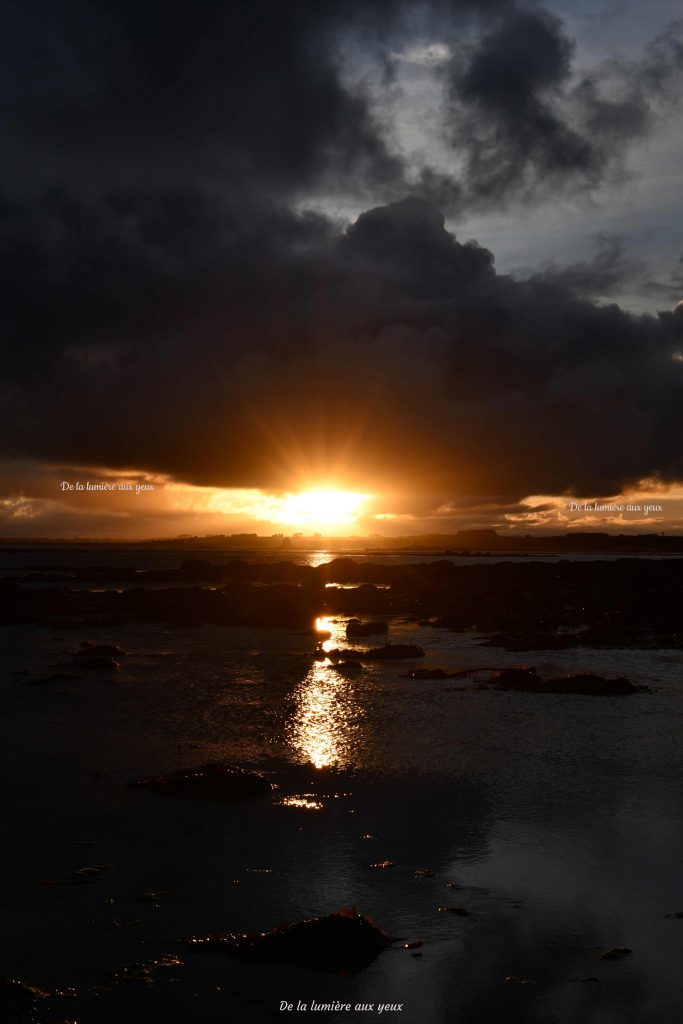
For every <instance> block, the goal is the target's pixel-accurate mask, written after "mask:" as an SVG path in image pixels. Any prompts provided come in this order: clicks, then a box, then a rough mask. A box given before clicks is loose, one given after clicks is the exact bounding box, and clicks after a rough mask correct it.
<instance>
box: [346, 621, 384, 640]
mask: <svg viewBox="0 0 683 1024" xmlns="http://www.w3.org/2000/svg"><path fill="white" fill-rule="evenodd" d="M388 632H389V623H388V622H361V620H360V619H349V621H348V623H347V626H346V635H347V637H348V638H349V639H351V637H354V636H378V635H379V634H380V633H388Z"/></svg>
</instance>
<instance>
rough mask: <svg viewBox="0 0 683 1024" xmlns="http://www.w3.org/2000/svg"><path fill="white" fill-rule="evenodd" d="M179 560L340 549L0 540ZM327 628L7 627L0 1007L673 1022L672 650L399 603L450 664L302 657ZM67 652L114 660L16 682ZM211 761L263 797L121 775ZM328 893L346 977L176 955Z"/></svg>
mask: <svg viewBox="0 0 683 1024" xmlns="http://www.w3.org/2000/svg"><path fill="white" fill-rule="evenodd" d="M197 557H201V558H206V559H208V560H210V561H212V562H214V563H217V564H221V563H222V562H227V561H229V560H231V559H234V558H240V559H244V560H247V561H253V560H257V559H259V560H260V559H263V558H264V557H268V558H271V559H274V560H285V559H286V560H290V561H300V562H303V563H305V564H309V565H318V564H321V563H322V562H324V561H330V560H331V559H332V558H334V557H339V553H338V552H335V553H334V554H332V553H330V552H325V551H324V550H320V551H312V552H302V553H299V552H291V551H287V552H276V553H269V554H268V555H265V554H264V553H262V552H259V553H254V552H239V553H236V552H226V551H222V552H218V551H202V552H201V553H198V552H196V551H191V552H189V551H188V552H178V551H159V550H153V549H139V548H136V549H131V551H116V552H113V551H108V550H106V549H99V550H93V549H87V550H64V549H59V550H53V551H49V552H48V551H45V550H40V551H11V552H9V551H3V552H0V576H1V577H5V578H13V579H16V578H18V577H19V576H20V575H21V574H22V573H24V572H28V571H35V570H36V569H37V568H39V567H46V566H53V567H54V566H58V565H61V566H85V565H89V564H90V565H92V564H99V565H103V564H108V565H135V567H136V568H140V569H143V568H144V569H147V568H170V567H172V566H175V565H178V564H179V563H180V562H181V561H182V560H183V559H185V558H197ZM349 557H353V558H355V559H356V560H357V561H374V562H381V561H383V560H384V561H387V562H391V563H392V564H399V563H401V562H409V561H427V560H429V559H430V558H443V557H444V556H443V555H433V556H427V555H416V554H414V553H410V554H401V555H377V554H372V555H359V554H357V553H349ZM552 557H553V556H540V557H538V556H534V557H533V560H534V561H538V560H542V561H548V560H550V559H552ZM567 557H568V556H566V555H561V556H557V559H558V560H562V559H567ZM577 558H582V556H573V557H572V558H571V560H576V559H577ZM454 560H455V561H457V563H458V564H473V563H475V562H481V561H482V558H481V557H475V556H472V557H467V556H464V557H460V556H458V557H457V559H454ZM487 560H490V561H505V560H507V559H506V557H505V556H504V555H502V556H490V558H488V559H487ZM582 560H585V561H593V560H595V558H594V556H584V557H583V558H582ZM517 561H519V557H515V562H517ZM35 585H41V586H44V585H47V584H35ZM157 585H158V584H157ZM98 586H99V584H98ZM119 587H120V585H119ZM346 621H347V620H346V619H345V618H343V617H336V618H331V617H322V618H321V620H319V621H318V623H317V626H318V629H319V634H318V635H317V636H316V635H309V634H306V633H302V632H300V631H293V630H286V629H278V628H275V629H247V628H236V627H217V626H206V625H205V626H203V627H201V628H197V629H177V628H171V627H168V626H164V625H160V624H154V623H149V624H148V623H134V624H130V625H128V626H126V627H125V629H120V628H113V627H82V628H79V629H77V630H76V631H73V630H71V631H63V632H60V631H59V630H56V629H55V628H54V627H48V626H37V625H32V624H26V625H20V626H15V627H12V628H10V627H7V626H3V627H2V633H1V634H0V635H2V638H3V643H2V653H1V655H0V668H1V670H2V671H1V675H0V679H1V685H2V718H1V726H0V727H1V728H2V742H1V743H0V757H1V758H2V778H3V787H4V790H5V796H4V799H3V806H4V822H5V841H4V843H3V844H2V847H1V849H0V884H1V887H2V901H3V906H4V907H5V913H4V918H3V923H4V927H3V932H4V936H3V951H2V961H1V963H2V967H1V970H0V973H1V974H2V975H3V976H4V977H5V978H6V979H7V978H9V979H15V980H18V981H21V982H22V983H23V984H24V985H26V986H31V987H32V988H33V989H35V990H36V991H37V992H39V993H41V994H40V995H35V994H34V995H33V996H30V994H28V993H26V992H24V991H23V990H22V994H21V996H16V995H15V996H13V998H10V999H9V1000H8V999H4V1000H1V999H0V1021H2V1022H3V1024H4V1022H7V1024H10V1022H11V1024H23V1022H24V1021H26V1022H27V1024H28V1022H29V1021H30V1022H31V1024H57V1022H59V1024H64V1022H67V1021H69V1022H70V1021H74V1022H78V1024H110V1022H113V1021H117V1022H120V1021H121V1020H122V1019H123V1020H126V1021H128V1022H130V1024H135V1022H137V1021H140V1022H141V1024H142V1022H143V1021H144V1022H146V1024H147V1022H154V1021H156V1020H160V1021H164V1022H170V1024H172V1022H176V1021H177V1022H178V1024H180V1022H182V1024H195V1022H197V1024H208V1022H211V1024H214V1022H219V1021H220V1022H222V1024H227V1022H237V1024H242V1022H244V1024H251V1022H254V1024H260V1022H270V1021H281V1020H283V1019H288V1018H289V1019H292V1018H296V1019H297V1020H299V1021H300V1020H302V1019H304V1018H306V1019H308V1018H310V1016H311V1015H313V1016H315V1018H316V1019H318V1020H326V1021H331V1022H332V1021H333V1022H341V1021H344V1022H347V1021H358V1020H375V1019H377V1017H382V1019H386V1018H387V1017H388V1018H389V1019H391V1020H392V1021H400V1022H401V1024H475V1022H476V1024H489V1022H490V1024H510V1022H512V1024H516V1022H520V1024H522V1022H523V1024H625V1022H633V1024H675V1022H677V1021H679V1020H681V1019H682V1018H683V1010H682V1007H683V999H682V996H683V989H682V983H681V973H680V963H681V956H682V954H683V890H682V885H681V882H682V874H683V872H682V868H683V829H682V827H681V826H682V815H681V806H682V801H681V777H682V776H681V769H682V767H683V763H682V762H683V743H682V734H681V725H682V724H683V652H682V651H681V650H678V649H676V648H670V649H657V650H633V649H609V650H606V649H590V648H573V649H571V650H559V651H558V650H549V651H543V650H540V651H538V650H534V651H530V652H521V653H520V652H509V651H506V650H504V649H502V648H494V647H490V646H483V643H484V641H486V639H487V637H486V636H484V635H482V634H479V633H477V632H474V631H469V632H451V631H448V630H444V629H434V628H431V627H430V626H427V625H422V626H421V625H418V624H417V623H416V622H414V621H410V620H408V619H405V618H397V619H393V620H392V621H391V622H390V626H389V634H388V640H389V641H390V642H391V643H410V644H418V645H420V646H422V647H423V648H424V649H425V651H426V652H427V654H426V657H425V658H424V659H421V660H420V663H419V664H420V667H430V666H432V667H433V666H439V667H443V668H446V669H448V670H449V671H453V672H454V671H459V670H467V669H469V670H471V675H466V676H462V677H459V678H442V679H432V680H425V679H415V678H410V677H409V671H410V669H411V667H412V662H410V661H408V662H376V663H368V664H367V665H366V666H365V667H364V669H363V670H362V672H359V673H356V674H346V675H342V674H340V673H339V672H337V671H336V670H335V669H334V667H333V666H332V664H331V663H330V661H329V660H328V659H327V658H326V657H325V652H326V651H327V650H329V649H330V648H332V647H343V646H345V645H346V644H347V641H346V638H345V629H346ZM84 642H91V643H96V644H114V645H117V646H120V647H121V648H123V649H124V650H125V655H124V656H121V657H120V659H119V662H120V667H119V670H118V671H117V672H116V673H97V672H93V673H90V674H88V678H83V679H80V680H63V681H62V680H57V681H53V682H50V683H45V684H42V685H41V684H31V683H30V682H28V680H30V679H32V678H45V677H46V676H47V675H49V674H50V673H52V672H57V673H59V672H60V671H62V669H60V666H63V665H64V663H65V662H66V661H67V660H68V658H69V657H70V655H71V653H72V652H73V651H74V650H76V649H78V646H79V645H80V644H82V643H84ZM381 642H384V640H383V641H381ZM363 643H364V644H365V646H373V645H374V644H376V643H377V639H376V638H368V639H367V640H366V641H364V642H363ZM354 646H357V647H359V646H363V644H362V643H354ZM520 665H525V666H534V667H536V668H537V669H538V670H539V672H540V673H541V674H542V675H544V676H545V675H548V676H551V675H552V676H559V675H568V674H573V673H579V672H593V673H597V674H600V675H604V676H617V675H619V676H621V675H623V676H627V677H628V678H629V679H631V680H632V681H634V682H636V683H639V684H642V685H644V686H647V687H648V688H649V690H648V692H642V693H637V694H633V695H629V696H624V697H595V696H578V695H572V694H565V695H557V694H555V695H552V694H548V695H538V694H531V693H519V692H499V691H496V690H494V689H492V688H491V687H490V686H488V685H486V684H487V682H488V680H489V678H490V673H491V672H492V671H493V670H497V669H500V668H505V667H512V666H520ZM64 671H66V670H64ZM213 761H228V762H230V763H234V764H239V765H241V766H244V767H249V768H253V769H257V770H259V771H261V772H263V773H265V774H266V775H267V777H268V778H269V780H270V781H271V782H272V785H273V787H274V789H273V798H272V800H265V801H264V800H251V801H245V802H242V803H239V804H220V803H214V802H212V801H204V800H171V799H161V798H159V797H158V796H156V795H155V794H152V793H149V792H146V791H144V790H140V789H138V788H136V787H135V786H134V785H133V784H134V783H135V782H136V781H138V780H140V779H145V778H153V777H156V776H158V775H161V774H163V773H167V772H169V771H173V770H176V769H181V768H188V767H192V766H196V765H201V764H203V763H207V762H213ZM344 908H346V909H351V908H355V910H357V912H359V913H361V914H364V915H367V916H369V917H370V918H371V919H372V920H373V921H374V922H375V923H376V924H377V925H378V926H379V927H380V928H381V929H382V930H384V931H385V932H386V933H387V935H389V936H390V937H391V939H392V940H393V941H392V944H391V946H390V947H389V948H388V949H386V951H385V952H383V953H381V955H380V956H378V957H377V959H376V960H375V961H374V962H373V963H372V964H371V965H370V966H368V967H367V968H365V969H364V970H362V971H360V972H357V973H343V972H341V973H340V972H339V971H335V970H334V965H331V969H330V971H328V972H321V971H318V970H312V969H310V968H307V967H306V966H287V965H282V964H254V963H245V962H243V961H241V960H236V959H234V958H233V957H231V956H228V955H226V954H219V953H217V954H207V955H200V954H197V953H193V952H189V951H187V949H186V947H185V945H184V943H183V940H184V939H186V938H187V937H188V936H191V935H197V934H209V933H213V934H219V933H239V932H258V931H267V930H270V929H273V928H275V927H276V926H278V925H282V924H284V923H287V922H292V921H299V920H304V919H310V918H313V917H319V916H324V915H328V914H333V913H335V912H337V911H339V910H341V909H344ZM314 1002H316V1003H319V1004H329V1003H335V1002H338V1003H340V1004H343V1005H347V1004H350V1005H351V1006H352V1007H353V1009H352V1010H351V1011H347V1010H341V1011H334V1010H331V1011H326V1010H314V1009H312V1005H313V1003H314ZM283 1003H284V1004H285V1006H287V1005H290V1004H291V1005H292V1007H293V1009H292V1010H288V1009H286V1008H285V1009H282V1005H283ZM361 1005H365V1006H370V1005H372V1007H373V1009H372V1010H367V1009H366V1010H362V1009H358V1010H356V1009H355V1007H356V1006H358V1007H360V1006H361ZM380 1005H381V1006H387V1005H389V1006H393V1007H398V1006H400V1007H401V1008H400V1009H395V1008H394V1009H384V1010H383V1011H382V1012H381V1013H379V1010H378V1008H379V1006H380ZM297 1007H299V1008H297ZM301 1007H305V1009H304V1008H301Z"/></svg>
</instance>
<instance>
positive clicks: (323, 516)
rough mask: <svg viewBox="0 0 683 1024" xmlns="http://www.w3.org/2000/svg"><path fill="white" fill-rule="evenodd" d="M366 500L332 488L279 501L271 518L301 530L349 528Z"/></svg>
mask: <svg viewBox="0 0 683 1024" xmlns="http://www.w3.org/2000/svg"><path fill="white" fill-rule="evenodd" d="M369 497H370V496H369V495H368V494H357V493H356V492H355V491H341V490H335V489H333V488H318V489H315V490H310V491H302V492H301V493H299V494H287V495H285V496H284V497H283V498H281V499H280V500H279V508H277V509H275V510H274V512H273V514H272V519H273V521H274V522H276V523H281V524H282V525H285V526H292V527H294V528H296V529H301V530H329V529H340V528H345V529H348V528H349V527H352V526H354V525H355V523H356V521H357V519H358V517H359V515H360V514H361V512H362V511H363V507H364V505H365V504H366V502H367V500H368V498H369Z"/></svg>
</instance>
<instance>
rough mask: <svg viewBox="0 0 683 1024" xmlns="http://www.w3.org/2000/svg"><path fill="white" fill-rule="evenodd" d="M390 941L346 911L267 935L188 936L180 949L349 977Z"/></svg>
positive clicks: (362, 918) (368, 921) (360, 917)
mask: <svg viewBox="0 0 683 1024" xmlns="http://www.w3.org/2000/svg"><path fill="white" fill-rule="evenodd" d="M391 941H392V940H391V939H390V938H389V936H388V935H387V934H386V933H385V932H383V931H381V929H380V928H378V927H377V925H376V924H375V923H374V922H373V921H372V920H371V919H370V918H369V917H365V916H364V915H362V914H359V913H357V911H356V910H355V908H352V909H351V910H341V911H339V913H336V914H329V915H327V916H326V917H313V918H309V919H308V920H304V921H295V922H293V923H291V924H285V925H281V926H279V927H277V928H273V930H272V931H269V932H246V933H228V934H225V935H215V934H209V935H194V936H192V937H190V938H188V939H186V940H185V943H184V944H185V946H186V948H187V949H189V950H195V951H203V952H209V953H212V952H221V953H229V954H231V955H233V956H237V957H241V958H242V959H244V960H247V961H251V962H258V963H284V964H294V965H296V966H298V967H307V968H312V969H314V970H319V971H327V972H332V973H339V972H342V971H344V972H347V971H348V972H352V973H355V972H357V971H361V970H363V969H364V968H365V967H368V966H369V964H371V963H372V961H373V960H375V959H376V957H378V956H379V954H380V953H382V952H383V950H385V949H386V948H387V947H388V946H390V945H391Z"/></svg>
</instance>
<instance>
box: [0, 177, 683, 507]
mask: <svg viewBox="0 0 683 1024" xmlns="http://www.w3.org/2000/svg"><path fill="white" fill-rule="evenodd" d="M56 209H57V210H58V211H59V216H57V214H55V218H56V224H57V225H59V224H62V223H63V221H64V219H66V223H67V225H71V224H72V221H73V218H74V211H73V210H72V209H71V207H70V206H69V204H66V205H65V204H64V203H63V202H60V203H58V204H57V206H56ZM178 219H180V222H181V224H182V230H179V227H178ZM16 222H18V215H16V214H15V223H16ZM79 223H80V225H81V228H82V232H81V233H80V234H79V233H78V232H76V231H75V230H74V229H73V228H72V227H71V228H70V229H69V230H68V231H66V230H65V231H64V232H60V231H59V230H58V229H57V227H55V228H54V229H53V232H52V235H53V236H54V237H55V238H57V239H61V238H67V239H68V244H66V251H65V252H62V250H61V249H60V248H59V246H57V248H56V249H55V250H54V251H53V250H52V249H49V248H48V252H49V253H50V254H51V258H50V259H48V258H47V257H46V256H45V252H44V250H43V249H40V247H39V250H38V254H37V255H36V253H35V252H34V251H33V250H31V253H30V255H31V259H29V256H28V255H25V258H24V272H25V273H24V282H25V283H24V290H23V292H21V294H20V295H19V296H18V299H17V305H16V307H15V308H14V310H13V312H14V313H15V324H14V330H15V337H14V347H13V349H12V350H11V351H10V355H12V352H14V357H13V359H12V360H11V363H10V364H8V365H11V374H10V377H11V381H12V387H13V389H14V393H15V401H14V403H13V404H12V406H11V416H10V417H9V418H8V419H6V420H5V422H4V424H3V427H4V430H3V433H4V434H5V436H6V437H8V438H9V437H11V438H12V440H11V441H9V442H8V443H7V445H6V454H10V455H13V456H24V457H28V456H32V457H34V458H41V459H44V460H48V461H55V462H56V461H67V460H68V461H70V462H71V463H73V462H78V463H80V464H85V465H87V464H96V465H107V466H130V465H134V466H139V467H141V468H143V469H148V470H156V471H162V472H167V473H170V474H172V475H176V476H180V477H182V478H185V479H188V480H192V481H194V482H198V483H214V484H225V485H228V484H231V485H241V486H247V485H255V486H271V487H278V486H285V487H286V486H288V485H290V486H291V482H292V481H293V480H294V481H297V482H298V480H297V478H300V479H301V481H302V482H303V481H305V480H306V479H310V478H311V476H315V475H319V474H322V475H335V474H336V475H341V476H343V478H344V479H346V480H349V481H352V482H355V483H363V481H365V482H366V484H367V480H368V479H371V480H376V481H387V483H393V484H396V482H398V481H400V480H403V481H404V482H406V483H407V484H408V485H409V486H414V487H416V488H419V489H422V490H423V491H426V492H429V493H432V494H434V493H445V494H447V493H449V492H451V493H453V492H460V491H462V490H465V491H471V492H473V493H479V494H481V493H487V492H489V493H493V494H508V495H516V496H517V497H519V496H523V495H524V494H528V493H558V492H562V491H564V490H566V489H574V490H579V491H591V492H600V493H612V492H614V491H616V490H618V489H619V487H620V486H622V485H624V484H627V483H629V482H632V481H634V480H637V479H639V478H641V477H644V476H652V475H657V474H659V475H661V476H662V478H664V479H670V478H674V477H677V476H680V475H681V474H682V473H683V465H682V464H681V456H680V448H679V445H678V441H677V438H678V437H679V436H680V433H681V427H682V426H683V423H681V412H680V410H681V404H680V401H679V396H680V380H679V375H678V372H677V371H678V368H679V367H680V366H681V364H680V363H679V362H676V361H675V360H672V358H671V356H672V353H673V352H674V351H675V350H676V349H675V346H676V344H677V343H678V342H677V331H676V326H677V322H678V320H679V318H678V317H673V316H668V317H660V318H658V319H655V318H652V317H634V316H631V315H629V314H627V313H625V312H623V311H622V310H620V309H619V308H618V307H616V306H598V305H594V304H592V303H591V302H589V301H587V300H586V299H584V298H581V297H578V296H577V295H575V294H574V292H573V291H571V290H570V289H568V288H567V287H566V286H565V285H564V284H562V283H558V282H557V281H554V280H551V279H547V278H546V279H544V278H543V277H542V276H541V277H537V278H534V279H529V280H522V281H516V280H514V279H512V278H510V277H506V276H500V275H497V274H496V273H495V270H494V268H493V259H492V256H491V254H490V253H489V252H488V251H487V250H485V249H482V248H480V247H479V246H477V245H476V244H474V243H466V244H462V243H460V242H458V241H456V240H455V238H454V237H453V236H452V235H451V234H449V233H448V232H447V231H446V230H445V228H444V223H443V217H442V215H441V214H440V213H439V212H438V210H436V209H435V208H434V207H433V206H431V205H430V204H428V203H426V202H424V201H422V200H419V199H407V200H404V201H402V202H400V203H396V204H392V205H390V206H387V207H380V208H376V209H373V210H370V211H368V212H366V213H364V214H363V215H362V216H361V217H359V218H358V220H357V222H356V223H355V224H354V225H352V226H351V227H350V228H349V229H348V230H347V231H346V232H345V233H342V234H339V233H337V232H335V231H334V230H333V229H332V228H331V226H330V225H329V224H326V223H325V222H324V221H321V220H320V218H311V217H295V216H294V215H290V216H289V217H288V218H286V217H284V216H283V215H282V214H281V213H278V212H273V213H272V215H271V217H270V218H264V216H263V212H262V211H259V216H258V217H257V218H255V220H254V223H253V226H252V227H251V230H249V229H248V226H247V225H246V224H245V222H244V220H243V219H240V220H239V221H238V222H237V224H238V225H239V230H238V229H237V226H236V222H235V220H234V219H233V220H230V218H229V216H228V213H226V212H225V211H218V210H216V211H213V214H212V211H210V210H207V208H206V207H205V206H203V205H202V203H200V202H198V201H195V200H194V199H193V198H192V197H189V196H177V195H173V196H168V197H166V200H165V201H164V202H161V201H160V200H159V198H158V197H157V198H156V199H155V200H154V201H148V200H147V199H146V198H145V197H132V196H130V195H128V196H126V197H122V198H120V199H119V200H118V201H117V202H116V203H115V202H111V203H109V205H108V206H107V207H106V209H104V210H102V209H100V208H98V209H97V210H96V211H92V210H90V209H89V215H88V216H86V213H85V212H83V213H82V217H81V220H80V221H79ZM122 225H126V226H127V229H128V231H129V234H128V235H126V234H125V232H124V231H123V227H122ZM195 234H198V235H199V236H200V237H202V238H204V239H205V245H204V246H202V245H197V244H195V242H194V241H193V239H194V237H195ZM122 238H123V240H122ZM143 240H144V244H143ZM127 245H130V246H131V251H130V252H129V251H128V249H127ZM122 254H123V255H122ZM134 256H135V258H133V257H134ZM39 257H40V258H39ZM32 260H33V262H32ZM9 262H10V263H11V259H10V260H9ZM102 264H104V269H103V267H102ZM119 266H121V267H123V268H127V272H125V273H124V272H123V270H122V271H121V272H118V271H116V268H117V267H119ZM29 270H30V271H31V274H32V276H31V275H29V273H28V271H29ZM50 274H53V275H56V276H57V278H58V284H57V285H55V283H54V281H53V280H52V279H51V277H50ZM29 295H32V296H33V301H32V303H30V304H29V301H28V298H29ZM98 311H99V313H98ZM10 420H11V422H10ZM596 433H597V434H599V437H600V444H599V445H598V444H596V442H595V439H596Z"/></svg>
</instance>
